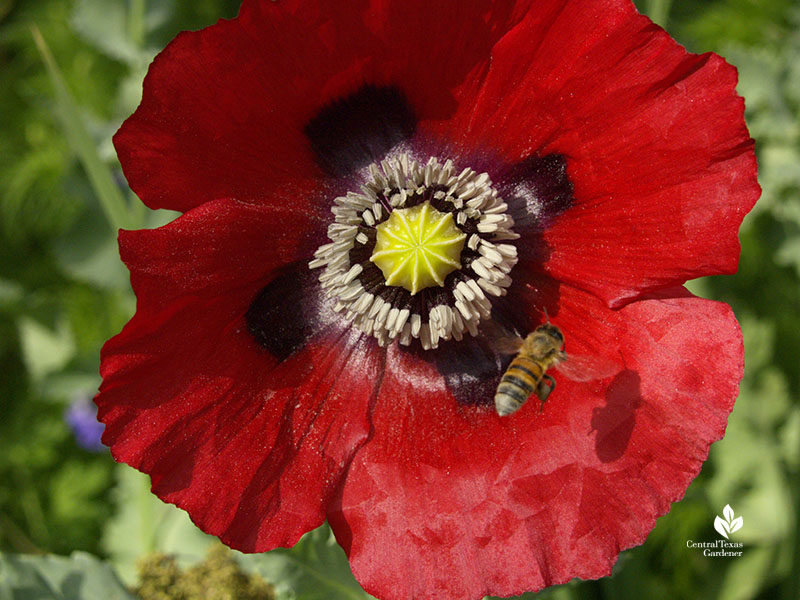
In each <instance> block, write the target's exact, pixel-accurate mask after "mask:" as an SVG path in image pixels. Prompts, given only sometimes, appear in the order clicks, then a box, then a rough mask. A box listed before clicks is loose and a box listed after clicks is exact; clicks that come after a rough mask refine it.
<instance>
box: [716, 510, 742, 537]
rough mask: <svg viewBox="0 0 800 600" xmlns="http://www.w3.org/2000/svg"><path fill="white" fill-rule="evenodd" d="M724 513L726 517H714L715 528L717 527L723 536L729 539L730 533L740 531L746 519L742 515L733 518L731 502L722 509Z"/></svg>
mask: <svg viewBox="0 0 800 600" xmlns="http://www.w3.org/2000/svg"><path fill="white" fill-rule="evenodd" d="M722 514H723V515H724V516H725V518H724V519H723V518H721V517H720V516H719V515H717V518H716V519H714V529H716V530H717V531H718V532H719V534H720V535H721V536H722V537H724V538H725V539H728V535H729V534H731V533H733V532H734V531H739V530H740V529H741V528H742V525H743V524H744V521H743V520H742V517H737V518H735V519H734V518H733V509H732V508H731V505H730V504H726V505H725V508H723V509H722Z"/></svg>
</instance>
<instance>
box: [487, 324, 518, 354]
mask: <svg viewBox="0 0 800 600" xmlns="http://www.w3.org/2000/svg"><path fill="white" fill-rule="evenodd" d="M482 330H483V333H484V335H485V337H486V341H487V342H489V345H490V346H491V348H492V349H493V350H494V351H495V352H497V353H498V354H517V353H518V352H519V351H520V350H521V349H522V341H523V340H522V338H521V337H519V336H518V335H516V334H515V333H513V332H511V331H509V330H508V329H506V328H505V327H503V326H502V325H500V324H499V323H498V322H496V321H493V320H490V321H488V322H487V323H486V324H485V325H484V326H483V327H482Z"/></svg>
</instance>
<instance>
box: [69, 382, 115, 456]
mask: <svg viewBox="0 0 800 600" xmlns="http://www.w3.org/2000/svg"><path fill="white" fill-rule="evenodd" d="M64 420H65V421H66V422H67V425H69V426H70V427H71V428H72V433H73V434H74V435H75V441H76V442H77V443H78V445H79V446H80V447H81V448H83V449H85V450H89V451H90V452H102V451H103V450H105V449H106V447H105V445H103V443H102V442H101V441H100V436H101V435H103V429H105V425H103V424H102V423H100V422H99V421H98V420H97V407H96V406H95V405H94V402H92V400H91V397H90V396H87V395H83V394H81V395H79V396H77V397H76V398H75V399H74V400H73V401H72V404H70V405H69V408H67V410H65V411H64Z"/></svg>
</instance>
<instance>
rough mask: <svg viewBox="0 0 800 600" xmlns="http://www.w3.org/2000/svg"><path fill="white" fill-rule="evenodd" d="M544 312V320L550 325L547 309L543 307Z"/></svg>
mask: <svg viewBox="0 0 800 600" xmlns="http://www.w3.org/2000/svg"><path fill="white" fill-rule="evenodd" d="M542 310H543V311H544V318H545V320H546V321H547V324H548V325H550V315H548V314H547V307H546V306H543V307H542Z"/></svg>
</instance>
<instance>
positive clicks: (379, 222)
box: [309, 154, 519, 350]
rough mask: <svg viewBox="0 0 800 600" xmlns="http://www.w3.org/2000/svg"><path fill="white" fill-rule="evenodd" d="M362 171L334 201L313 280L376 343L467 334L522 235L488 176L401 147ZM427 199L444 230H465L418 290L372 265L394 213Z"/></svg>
mask: <svg viewBox="0 0 800 600" xmlns="http://www.w3.org/2000/svg"><path fill="white" fill-rule="evenodd" d="M365 179H366V182H365V183H364V184H363V185H362V186H361V190H360V193H357V192H348V193H347V195H346V196H342V197H339V198H336V199H335V200H334V206H333V207H332V208H331V211H332V212H333V214H334V216H335V219H334V222H333V223H331V225H330V226H329V227H328V237H329V238H330V240H331V241H330V243H327V244H324V245H323V246H320V248H319V249H318V250H317V251H316V252H315V253H314V260H312V261H311V262H310V263H309V267H310V268H312V269H315V268H322V267H324V270H323V272H322V273H321V274H320V277H319V279H320V282H321V284H322V288H323V289H324V290H325V293H326V295H327V296H328V297H329V298H331V299H332V300H333V301H334V302H335V304H334V309H335V310H336V311H337V312H340V313H343V314H344V315H345V316H346V318H348V319H349V320H350V321H352V322H353V324H354V325H355V326H356V327H357V328H359V329H360V330H361V331H364V332H365V333H367V334H370V335H373V336H375V337H376V338H377V339H378V342H379V343H380V344H381V345H386V344H388V343H389V342H390V341H392V340H394V339H397V340H399V342H400V343H401V344H404V345H408V344H410V343H411V340H412V339H414V338H418V339H419V340H420V343H421V344H422V347H423V348H424V349H426V350H427V349H430V348H436V347H437V346H438V344H439V341H440V340H449V339H451V338H453V339H456V340H461V339H462V338H463V336H464V334H465V333H466V332H469V333H470V334H471V335H473V336H474V335H477V333H478V324H479V323H480V322H481V320H482V319H486V318H488V317H489V315H490V313H491V307H492V305H491V300H490V299H491V297H498V296H503V295H505V293H506V288H508V286H509V285H511V278H510V277H509V272H510V271H511V269H512V268H513V267H514V265H515V264H516V262H517V249H516V247H515V246H514V245H513V244H509V243H508V241H509V240H514V239H516V238H518V237H519V236H518V235H517V234H516V233H514V231H513V225H514V220H513V218H512V217H511V215H509V214H507V212H506V211H507V209H508V205H507V204H506V203H505V202H504V201H503V200H502V198H500V197H499V196H498V194H497V191H496V190H495V189H494V188H493V187H492V182H491V180H490V178H489V175H488V174H487V173H480V174H479V173H476V172H475V171H473V170H472V169H470V168H465V169H463V170H462V171H460V172H459V171H457V170H456V168H455V166H454V164H453V162H452V161H451V160H447V161H445V162H444V163H441V162H439V160H438V159H436V158H430V159H429V160H428V162H427V163H425V164H424V165H423V164H420V163H419V162H417V161H416V160H414V159H412V158H411V157H409V155H408V154H399V155H398V156H395V157H392V158H387V159H385V160H383V161H382V162H381V163H380V165H377V164H372V165H370V167H369V168H368V170H367V171H366V176H365ZM425 206H427V207H429V208H425V209H424V210H426V211H428V212H429V213H431V211H435V212H436V213H437V214H441V215H443V217H442V218H444V220H446V221H449V222H450V223H452V226H453V227H454V230H453V231H454V232H455V233H451V234H448V236H450V237H459V236H460V235H463V238H461V239H462V240H463V241H462V244H463V246H462V247H461V248H460V249H459V252H460V260H455V259H454V255H448V256H447V259H448V260H451V261H453V262H456V263H458V264H460V267H456V268H453V270H451V271H449V272H447V273H446V276H442V275H441V273H443V272H444V271H437V272H436V275H431V277H433V279H434V280H436V281H435V283H434V284H430V285H427V286H423V287H418V289H416V288H414V284H413V283H411V282H410V280H409V284H408V286H407V287H408V289H406V287H402V284H399V285H398V284H397V282H396V281H395V282H394V283H390V281H391V277H390V275H384V271H382V270H381V268H379V266H377V265H376V262H380V258H381V254H380V253H381V252H382V249H381V248H378V249H377V251H376V245H377V243H378V235H379V231H380V230H381V228H383V229H386V224H387V222H388V221H389V219H390V217H391V216H392V214H393V213H394V211H407V210H408V209H414V208H415V207H425ZM417 210H420V211H421V210H423V208H419V209H417ZM400 214H402V213H400ZM431 214H433V213H431ZM449 215H452V217H449ZM396 216H397V215H396ZM437 219H439V220H441V218H439V217H437ZM437 223H438V221H437ZM434 226H436V225H434ZM443 226H444V225H441V227H443ZM448 239H449V238H448ZM376 254H377V255H378V259H377V260H371V259H372V258H373V256H375V255H376ZM383 256H386V255H385V254H384V255H383ZM387 277H390V281H387ZM429 283H430V282H429ZM412 288H414V289H412Z"/></svg>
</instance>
